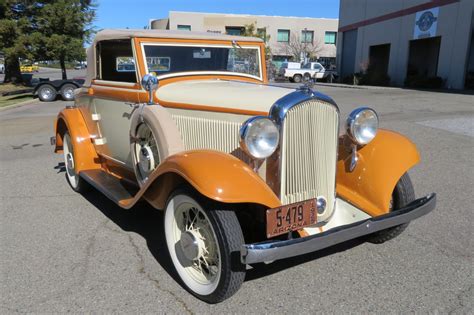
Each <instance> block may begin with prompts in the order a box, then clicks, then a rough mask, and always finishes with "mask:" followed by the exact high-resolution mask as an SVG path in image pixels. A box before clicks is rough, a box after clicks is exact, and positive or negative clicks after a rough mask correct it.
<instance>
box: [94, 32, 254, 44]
mask: <svg viewBox="0 0 474 315" xmlns="http://www.w3.org/2000/svg"><path fill="white" fill-rule="evenodd" d="M133 37H150V38H176V39H204V40H229V41H231V40H235V41H247V42H258V43H260V42H262V39H260V38H256V37H246V36H231V35H223V34H218V33H206V32H190V31H170V30H140V29H138V30H130V29H105V30H102V31H100V32H98V33H97V34H96V36H95V39H94V42H99V41H101V40H107V39H124V38H133Z"/></svg>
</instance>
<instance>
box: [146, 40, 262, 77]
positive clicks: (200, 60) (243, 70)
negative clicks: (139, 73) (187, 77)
mask: <svg viewBox="0 0 474 315" xmlns="http://www.w3.org/2000/svg"><path fill="white" fill-rule="evenodd" d="M144 51H145V56H146V63H147V72H155V73H156V75H157V76H161V75H166V74H175V73H179V72H189V71H207V72H209V71H213V72H214V71H219V72H233V73H239V74H244V75H247V76H252V77H257V78H258V79H261V74H260V58H259V56H260V55H259V50H258V48H257V47H251V48H247V47H240V46H239V47H237V46H236V47H230V46H229V47H216V46H202V47H201V46H164V45H152V44H148V45H144Z"/></svg>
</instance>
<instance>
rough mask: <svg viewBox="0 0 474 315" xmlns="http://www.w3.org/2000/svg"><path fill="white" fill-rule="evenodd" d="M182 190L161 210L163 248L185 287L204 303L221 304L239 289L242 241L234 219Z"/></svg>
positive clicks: (230, 213) (242, 268)
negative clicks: (163, 215)
mask: <svg viewBox="0 0 474 315" xmlns="http://www.w3.org/2000/svg"><path fill="white" fill-rule="evenodd" d="M220 209H221V207H219V206H217V205H212V203H211V202H206V201H204V200H202V198H199V197H197V196H195V195H194V194H191V193H189V192H187V191H184V190H179V191H177V192H175V193H174V194H172V195H171V197H170V198H169V200H168V203H167V205H166V210H165V218H164V225H165V227H164V228H165V236H166V244H167V246H168V250H169V253H170V257H171V260H172V262H173V265H174V267H175V269H176V271H177V273H178V275H179V277H180V278H181V280H182V282H183V284H184V285H185V287H186V288H187V289H188V290H189V291H190V292H191V293H192V294H194V295H195V296H196V297H198V298H199V299H201V300H203V301H206V302H208V303H218V302H221V301H223V300H225V299H227V298H229V297H230V296H232V295H233V294H234V293H235V292H237V291H238V290H239V288H240V286H241V285H242V283H243V281H244V278H245V265H243V264H242V263H241V262H240V255H239V253H240V246H241V245H242V244H243V243H244V237H243V235H242V230H241V228H240V224H239V221H238V220H237V216H236V215H235V213H234V212H233V211H231V210H220Z"/></svg>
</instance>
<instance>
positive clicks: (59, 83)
mask: <svg viewBox="0 0 474 315" xmlns="http://www.w3.org/2000/svg"><path fill="white" fill-rule="evenodd" d="M83 84H84V79H82V78H74V79H72V80H53V81H49V80H41V79H40V81H39V83H38V84H37V85H36V86H35V88H34V90H33V95H35V96H38V98H39V99H40V100H41V101H43V102H52V101H54V100H56V98H57V97H58V95H61V97H62V99H63V100H65V101H73V100H74V90H75V89H77V88H80V87H81V86H82V85H83Z"/></svg>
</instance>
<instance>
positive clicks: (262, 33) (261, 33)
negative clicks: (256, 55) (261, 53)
mask: <svg viewBox="0 0 474 315" xmlns="http://www.w3.org/2000/svg"><path fill="white" fill-rule="evenodd" d="M242 36H249V37H258V38H261V39H262V40H263V42H264V43H265V58H266V59H267V60H268V59H270V56H271V53H272V52H271V49H270V46H268V42H269V41H270V35H267V28H266V27H263V28H258V29H257V27H256V26H255V24H253V23H252V24H246V25H245V26H244V29H243V32H242Z"/></svg>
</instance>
